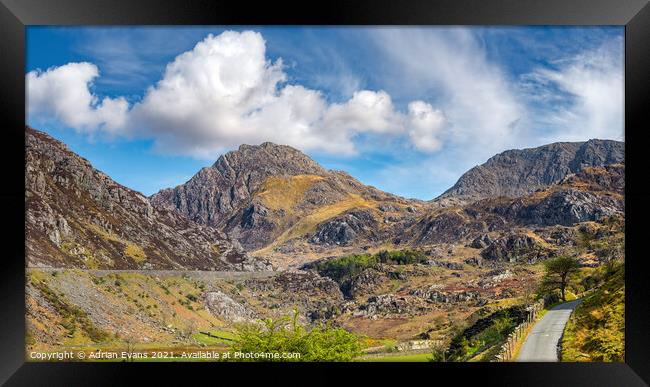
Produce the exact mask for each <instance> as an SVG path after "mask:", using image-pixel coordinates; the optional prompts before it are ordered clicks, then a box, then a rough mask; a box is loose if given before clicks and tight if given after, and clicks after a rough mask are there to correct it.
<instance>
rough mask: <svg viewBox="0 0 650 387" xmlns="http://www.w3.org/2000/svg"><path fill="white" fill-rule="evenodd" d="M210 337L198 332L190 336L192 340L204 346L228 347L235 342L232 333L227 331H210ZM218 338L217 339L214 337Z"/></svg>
mask: <svg viewBox="0 0 650 387" xmlns="http://www.w3.org/2000/svg"><path fill="white" fill-rule="evenodd" d="M209 333H210V334H211V335H212V336H209V335H206V334H205V333H202V332H198V333H195V334H193V335H192V338H193V339H194V340H196V341H197V342H199V343H201V344H205V345H220V344H222V345H230V344H232V342H233V341H234V340H235V338H236V336H235V334H234V333H232V332H227V331H210V332H209ZM214 336H218V337H214Z"/></svg>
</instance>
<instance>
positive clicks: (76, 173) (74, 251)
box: [25, 128, 270, 270]
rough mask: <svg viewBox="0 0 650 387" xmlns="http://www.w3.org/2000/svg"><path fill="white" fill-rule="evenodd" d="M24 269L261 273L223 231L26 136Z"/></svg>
mask: <svg viewBox="0 0 650 387" xmlns="http://www.w3.org/2000/svg"><path fill="white" fill-rule="evenodd" d="M25 143H26V148H25V150H26V154H25V162H26V165H25V172H26V180H25V205H26V214H25V216H26V219H25V233H26V248H27V256H26V263H27V265H28V266H31V267H38V266H45V267H67V268H70V267H75V268H89V269H202V270H261V269H269V268H270V266H269V265H268V263H266V262H264V261H262V260H260V259H253V258H250V257H249V256H248V255H247V254H246V253H245V251H243V250H242V249H241V248H240V247H237V245H236V244H233V243H232V242H231V240H230V239H229V238H228V237H227V236H226V235H225V234H224V233H223V232H222V231H219V230H217V229H214V228H210V227H205V226H201V225H197V224H195V223H194V222H192V221H191V220H189V219H187V218H186V217H184V216H182V215H181V214H179V213H178V212H175V211H164V210H161V209H157V208H155V207H154V206H153V205H151V203H150V202H149V200H148V199H147V197H145V196H143V195H142V194H140V193H138V192H135V191H133V190H131V189H129V188H126V187H124V186H122V185H120V184H118V183H116V182H115V181H113V180H112V179H111V178H110V177H108V176H106V175H105V174H104V173H102V172H100V171H98V170H96V169H94V168H93V167H92V165H91V164H90V163H89V162H88V161H87V160H85V159H83V158H81V157H79V156H77V155H76V154H74V153H73V152H71V151H70V150H69V149H68V148H67V147H66V146H65V145H64V144H63V143H61V142H59V141H57V140H55V139H53V138H52V137H50V136H48V135H46V134H45V133H42V132H39V131H36V130H34V129H31V128H26V130H25Z"/></svg>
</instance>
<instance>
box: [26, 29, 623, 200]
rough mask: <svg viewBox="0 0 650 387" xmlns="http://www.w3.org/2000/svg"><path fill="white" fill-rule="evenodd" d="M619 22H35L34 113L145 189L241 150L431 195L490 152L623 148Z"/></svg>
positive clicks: (31, 55)
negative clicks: (576, 144)
mask: <svg viewBox="0 0 650 387" xmlns="http://www.w3.org/2000/svg"><path fill="white" fill-rule="evenodd" d="M623 34H624V31H623V28H622V27H498V28H497V27H472V28H466V27H444V28H443V27H426V28H416V27H379V28H361V27H256V26H249V27H236V28H223V27H192V28H188V27H136V28H123V27H102V28H97V27H93V28H89V27H28V29H27V68H26V87H27V94H28V98H27V121H28V123H29V124H30V125H32V126H34V127H35V128H38V129H40V130H44V131H46V132H48V133H50V134H51V135H52V136H54V137H55V138H58V139H60V140H62V141H63V142H65V143H66V144H68V146H69V147H70V148H71V149H72V150H73V151H75V152H77V153H79V154H80V155H82V156H83V157H85V158H87V159H88V160H89V161H90V162H91V163H93V165H95V166H96V167H97V168H99V169H100V170H102V171H104V172H105V173H107V174H108V175H109V176H111V177H112V178H114V179H115V180H116V181H118V182H119V183H121V184H124V185H126V186H128V187H130V188H133V189H135V190H138V191H140V192H142V193H144V194H146V195H150V194H153V193H155V192H157V191H158V190H159V189H162V188H166V187H171V186H175V185H177V184H181V183H183V182H185V181H186V180H188V179H189V178H190V177H191V176H192V175H193V174H194V173H196V172H197V171H198V170H199V169H200V168H201V167H203V166H207V165H211V164H212V163H213V162H214V161H215V160H216V159H217V158H218V157H219V155H220V154H223V153H224V152H226V151H229V150H232V149H236V148H237V146H238V145H239V144H241V143H249V144H258V143H261V142H264V141H272V142H276V143H285V144H288V145H292V146H294V147H296V148H298V149H301V150H302V151H304V152H305V153H307V154H309V155H310V156H312V157H313V158H314V159H315V160H317V161H318V162H320V163H321V164H322V165H324V166H325V167H327V168H332V169H340V170H345V171H347V172H349V173H350V174H352V175H353V176H355V177H356V178H358V179H359V180H360V181H362V182H363V183H366V184H371V185H374V186H376V187H378V188H380V189H384V190H386V191H389V192H392V193H396V194H399V195H402V196H406V197H415V198H420V199H426V200H428V199H432V198H434V197H436V196H437V195H439V194H441V193H442V192H443V191H444V190H446V189H447V188H449V187H450V186H451V185H453V183H454V182H455V181H456V180H457V179H458V177H460V175H461V174H462V173H463V172H465V171H466V170H467V169H469V168H471V167H473V166H475V165H478V164H480V163H483V162H485V161H486V160H487V159H488V158H489V157H491V156H493V155H494V154H496V153H498V152H501V151H504V150H507V149H513V148H522V147H533V146H539V145H543V144H546V143H550V142H555V141H584V140H588V139H590V138H608V139H616V140H623V135H624V134H623V39H624V36H623Z"/></svg>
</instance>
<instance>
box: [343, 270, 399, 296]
mask: <svg viewBox="0 0 650 387" xmlns="http://www.w3.org/2000/svg"><path fill="white" fill-rule="evenodd" d="M386 281H388V277H387V276H386V274H385V273H383V272H381V271H379V270H376V269H373V268H369V269H366V270H364V271H362V272H361V273H359V274H358V275H356V276H355V277H354V278H352V279H351V280H350V281H349V282H347V283H345V284H343V285H342V286H341V287H342V290H343V293H344V294H345V295H346V296H347V297H350V298H356V297H360V296H362V295H368V294H371V293H372V292H373V291H375V290H377V288H379V287H380V286H381V285H382V284H383V283H385V282H386Z"/></svg>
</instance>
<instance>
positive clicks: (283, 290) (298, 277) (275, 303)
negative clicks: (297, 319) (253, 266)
mask: <svg viewBox="0 0 650 387" xmlns="http://www.w3.org/2000/svg"><path fill="white" fill-rule="evenodd" d="M244 287H245V288H247V289H248V290H249V291H251V292H252V293H253V295H255V297H257V298H259V299H260V301H261V302H262V303H263V305H264V306H265V307H267V308H270V309H275V308H278V307H280V306H283V307H285V308H287V309H290V308H294V307H297V308H299V310H300V312H301V313H302V315H303V316H305V317H306V318H307V319H309V320H311V321H314V320H321V319H328V318H331V317H332V316H334V315H336V314H337V313H339V311H340V307H341V304H342V303H343V294H342V293H341V290H340V289H339V286H338V284H337V283H336V282H334V281H332V280H331V279H329V278H327V277H321V276H319V275H318V274H316V273H314V272H309V271H287V272H283V273H281V274H279V275H277V276H275V277H273V278H266V279H248V280H246V281H245V282H244Z"/></svg>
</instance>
